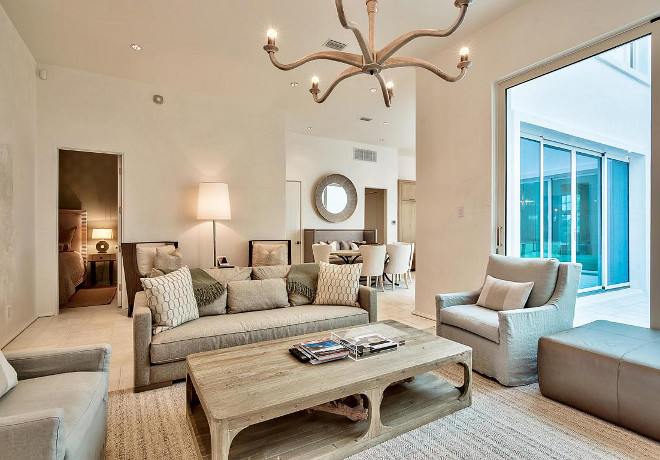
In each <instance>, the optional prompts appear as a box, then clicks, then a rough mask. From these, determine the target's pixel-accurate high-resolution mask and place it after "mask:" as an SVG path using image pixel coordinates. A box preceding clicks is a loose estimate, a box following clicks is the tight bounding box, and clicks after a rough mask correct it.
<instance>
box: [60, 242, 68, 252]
mask: <svg viewBox="0 0 660 460" xmlns="http://www.w3.org/2000/svg"><path fill="white" fill-rule="evenodd" d="M57 249H58V251H59V252H71V245H70V244H69V243H58V245H57Z"/></svg>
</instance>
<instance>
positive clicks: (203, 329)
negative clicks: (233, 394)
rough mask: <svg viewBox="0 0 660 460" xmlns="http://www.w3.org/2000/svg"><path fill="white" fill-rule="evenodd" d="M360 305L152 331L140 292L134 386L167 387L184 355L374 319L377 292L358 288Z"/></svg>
mask: <svg viewBox="0 0 660 460" xmlns="http://www.w3.org/2000/svg"><path fill="white" fill-rule="evenodd" d="M358 301H359V304H360V307H359V308H358V307H347V306H338V305H300V306H295V307H286V308H276V309H272V310H261V311H249V312H244V313H235V314H220V315H214V316H202V317H200V318H199V319H196V320H194V321H190V322H187V323H184V324H182V325H180V326H177V327H175V328H173V329H168V330H166V331H163V332H160V333H159V334H156V335H152V318H151V310H150V309H149V307H148V306H147V299H146V296H145V293H144V292H138V293H137V294H136V296H135V304H134V310H133V341H134V343H133V346H134V349H135V377H134V379H135V380H134V382H135V389H136V391H141V390H147V389H151V388H155V387H158V386H164V385H169V384H171V383H172V381H173V380H179V379H183V378H185V377H186V356H188V355H189V354H192V353H198V352H202V351H209V350H217V349H220V348H228V347H234V346H238V345H246V344H250V343H256V342H262V341H266V340H274V339H280V338H285V337H293V336H296V335H302V334H309V333H313V332H320V331H327V330H331V329H339V328H343V327H349V326H356V325H360V324H367V323H369V322H375V321H377V313H376V310H377V300H376V291H375V290H374V289H372V288H369V287H365V286H361V287H360V291H359V299H358Z"/></svg>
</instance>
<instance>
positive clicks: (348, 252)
mask: <svg viewBox="0 0 660 460" xmlns="http://www.w3.org/2000/svg"><path fill="white" fill-rule="evenodd" d="M330 255H331V256H337V257H339V258H340V259H341V260H343V261H344V263H345V264H354V263H355V262H356V261H357V260H358V258H359V257H360V256H361V255H362V253H361V252H360V250H359V249H339V250H337V251H332V252H331V253H330Z"/></svg>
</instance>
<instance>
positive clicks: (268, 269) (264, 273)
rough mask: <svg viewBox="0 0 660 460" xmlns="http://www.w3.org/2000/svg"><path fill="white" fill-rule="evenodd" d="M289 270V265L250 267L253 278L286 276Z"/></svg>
mask: <svg viewBox="0 0 660 460" xmlns="http://www.w3.org/2000/svg"><path fill="white" fill-rule="evenodd" d="M289 270H291V265H271V266H264V267H252V279H253V280H270V279H273V278H286V277H287V275H288V274H289Z"/></svg>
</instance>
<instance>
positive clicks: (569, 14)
mask: <svg viewBox="0 0 660 460" xmlns="http://www.w3.org/2000/svg"><path fill="white" fill-rule="evenodd" d="M475 5H476V6H475V8H478V4H475ZM658 12H660V4H659V3H658V1H657V0H637V1H634V2H620V1H617V0H583V1H580V2H575V1H567V0H553V1H547V0H535V1H531V2H529V3H527V4H525V5H523V6H522V7H520V8H518V9H516V10H514V11H512V12H511V13H509V14H508V15H507V16H505V17H503V18H502V19H500V20H499V21H497V22H495V23H493V24H491V25H489V26H488V27H486V28H484V29H482V30H480V31H478V32H477V33H475V34H474V35H473V36H470V37H467V38H466V39H465V40H464V42H465V43H466V44H467V45H468V46H469V47H470V49H471V50H472V52H471V58H472V59H473V61H474V65H473V67H472V68H471V69H470V72H468V75H467V77H466V78H465V79H464V80H462V81H461V82H459V83H456V84H447V83H445V82H443V81H440V80H439V79H438V78H437V77H435V76H433V75H432V74H429V73H428V72H425V71H422V70H420V71H418V72H417V216H418V218H417V244H418V246H417V247H418V251H417V254H418V259H417V290H416V310H417V311H418V312H419V313H420V314H422V315H426V316H435V303H434V296H435V294H437V293H441V292H455V291H462V290H468V289H475V288H477V287H479V286H480V285H481V283H482V281H483V275H484V271H485V267H486V263H487V260H488V255H489V254H490V253H491V251H492V250H493V242H492V241H491V239H492V238H491V235H492V234H493V229H494V223H493V222H494V220H493V219H494V216H493V206H494V203H495V201H494V199H495V196H494V193H493V166H494V146H495V137H494V136H495V134H494V125H495V118H494V103H493V101H494V94H495V83H496V82H497V81H498V80H500V79H502V78H503V77H506V76H509V75H511V74H514V73H516V72H518V71H520V70H522V69H525V68H528V67H530V66H532V65H534V64H536V63H539V62H541V61H544V60H547V59H550V58H552V57H554V56H557V55H559V54H561V53H564V52H565V51H567V50H569V49H572V48H575V47H578V46H580V45H582V44H584V43H587V42H589V41H592V40H594V39H597V38H599V37H602V36H605V35H607V34H610V33H611V32H612V31H615V30H618V29H621V28H623V27H626V26H627V25H629V24H632V23H635V22H636V21H639V20H640V19H642V18H644V17H648V16H650V15H653V14H657V13H658ZM457 49H458V47H456V46H451V47H450V48H449V49H447V50H446V51H445V52H443V53H440V54H439V55H438V56H436V57H435V58H434V59H433V62H434V63H436V64H438V65H440V66H441V67H442V68H446V69H452V68H454V67H455V65H456V61H457V53H456V50H457ZM460 205H463V206H465V217H463V218H459V217H458V212H457V207H458V206H460Z"/></svg>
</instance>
